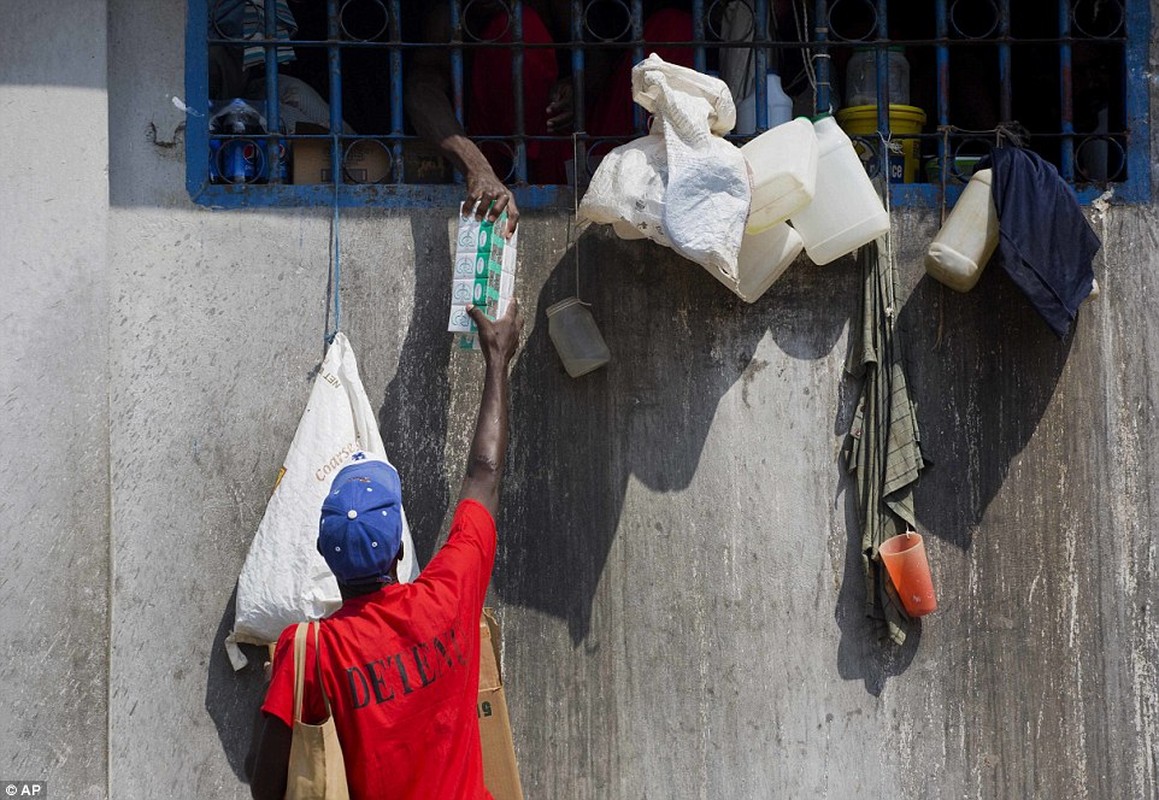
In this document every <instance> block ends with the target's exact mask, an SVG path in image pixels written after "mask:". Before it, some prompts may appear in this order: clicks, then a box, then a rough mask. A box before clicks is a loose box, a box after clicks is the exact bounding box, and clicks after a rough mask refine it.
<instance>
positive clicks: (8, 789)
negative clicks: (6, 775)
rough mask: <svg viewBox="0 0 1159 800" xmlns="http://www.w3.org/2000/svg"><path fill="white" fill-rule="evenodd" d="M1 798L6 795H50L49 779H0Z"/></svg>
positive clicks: (0, 799) (42, 796) (1, 799)
mask: <svg viewBox="0 0 1159 800" xmlns="http://www.w3.org/2000/svg"><path fill="white" fill-rule="evenodd" d="M0 790H3V792H4V794H3V795H0V800H3V798H6V797H41V798H44V797H48V782H47V781H0Z"/></svg>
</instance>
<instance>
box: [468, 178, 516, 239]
mask: <svg viewBox="0 0 1159 800" xmlns="http://www.w3.org/2000/svg"><path fill="white" fill-rule="evenodd" d="M463 210H464V212H465V213H470V212H471V211H472V210H473V211H474V213H475V219H478V220H483V219H486V220H488V221H489V222H495V221H496V220H498V219H499V215H500V214H502V213H503V212H504V211H506V212H507V230H505V231H502V234H503V237H504V238H506V239H510V238H511V234H513V233H515V226H516V225H518V224H519V207H518V206H517V205H515V195H513V194H512V193H511V190H510V189H508V188H507V187H506V186H504V185H503V181H501V180H499V178H498V177H497V176H496V175H495V171H494V170H492V169H491V168H490V166H488V167H486V168H479V169H472V170H470V171H469V172H468V173H467V198H466V205H465V206H464V207H463Z"/></svg>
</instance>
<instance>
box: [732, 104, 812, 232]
mask: <svg viewBox="0 0 1159 800" xmlns="http://www.w3.org/2000/svg"><path fill="white" fill-rule="evenodd" d="M740 152H741V154H742V155H743V156H744V157H745V160H746V161H747V162H748V165H749V174H750V177H751V179H752V186H753V200H752V208H751V210H750V211H749V218H748V223H747V224H746V225H745V234H746V235H751V234H756V233H760V232H761V231H763V230H767V229H768V228H771V227H773V226H774V225H776V224H777V223H778V222H784V221H785V220H787V219H788V218H789V217H791V216H792V215H793V214H794V213H796V212H797V211H800V210H801V209H802V208H804V207H805V206H807V205H808V204H809V203H810V201H812V199H813V192H814V188H815V187H816V185H817V135H816V134H815V133H813V124H812V123H811V122H809V120H807V119H805V118H804V117H798V118H797V119H795V120H792V121H790V122H786V123H785V124H784V125H779V126H777V127H776V128H773V129H772V130H767V131H765V132H764V133H762V134H761V135H760V136H758V137H757V138H755V139H753V140H752V141H751V142H749V143H747V144H746V145H745V146H744V147H742V148H741V149H740ZM741 247H742V249H743V247H744V245H741Z"/></svg>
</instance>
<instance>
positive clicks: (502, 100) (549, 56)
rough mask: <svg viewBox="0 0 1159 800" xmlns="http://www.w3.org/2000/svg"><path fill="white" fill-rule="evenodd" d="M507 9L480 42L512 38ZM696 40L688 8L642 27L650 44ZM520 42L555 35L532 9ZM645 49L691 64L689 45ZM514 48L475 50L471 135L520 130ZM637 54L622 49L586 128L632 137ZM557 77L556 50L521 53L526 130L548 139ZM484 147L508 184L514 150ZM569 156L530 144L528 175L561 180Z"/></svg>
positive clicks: (565, 145)
mask: <svg viewBox="0 0 1159 800" xmlns="http://www.w3.org/2000/svg"><path fill="white" fill-rule="evenodd" d="M511 28H512V26H511V24H510V22H509V20H508V18H507V14H505V13H503V14H496V15H495V16H493V17H492V18H491V19H490V20H489V21H488V22H487V24H486V25H485V26H484V27H483V31H482V33H481V34H480V39H481V40H482V41H496V42H511V41H512V31H511ZM691 39H692V15H691V14H689V13H688V12H687V11H680V10H677V9H665V10H662V11H657V12H656V13H655V14H652V15H651V16H650V17H649V18H648V20H647V22H645V24H644V41H645V42H674V41H675V42H679V41H689V40H691ZM523 41H524V42H525V43H528V44H552V43H553V39H552V36H551V32H550V31H549V30H548V29H547V26H546V25H545V24H544V23H543V19H542V18H541V17H540V16H539V14H538V13H536V11H535V10H534V9H532V8H528V7H527V6H524V9H523ZM644 49H645V53H648V52H655V53H657V54H658V55H659V56H660V57H661V58H662V59H664V60H665V61H668V62H670V63H673V64H680V65H682V66H686V67H691V66H692V59H693V52H694V51H693V49H692V48H691V47H657V48H649V47H648V46H647V45H645V48H644ZM512 53H513V51H512V50H511V49H510V48H505V47H503V48H501V47H494V48H484V49H481V50H479V51H477V52H476V53H475V54H474V58H473V63H472V69H471V86H470V94H469V98H470V99H469V106H468V108H467V132H468V133H469V134H471V135H474V136H510V135H512V134H514V133H515V132H516V122H515V120H516V116H515V92H514V84H513V82H512V81H511V78H510V76H511V74H512V72H511V70H512V64H513V61H512ZM632 66H633V60H632V53H631V52H630V51H629V52H627V53H625V55H624V57H623V58H622V59H621V60H620V62H619V63H618V64H617V66H616V68H615V70H614V71H613V73H612V76H611V79H610V80H609V81H608V83H607V85H606V86H600V87H595V88H597V89H598V91H596V92H594V93H590V95H589V96H590V97H591V98H592V101H591V102H590V104H589V105H588V108H587V114H586V116H587V125H586V128H587V133H588V135H590V136H625V137H631V136H632V135H633V134H634V127H633V113H634V112H633V103H632ZM558 81H559V67H558V64H557V61H556V51H555V49H552V48H526V49H524V51H523V113H524V133H525V134H527V135H528V136H543V135H546V134H547V133H548V130H547V112H546V109H547V104H548V102H549V100H550V97H551V89H552V87H553V86H555V84H556V83H557V82H558ZM587 88H588V89H589V90H591V89H592V88H593V87H591V86H589V87H587ZM478 145H479V149H480V151H482V152H483V154H484V155H486V156H487V160H488V161H490V162H491V167H492V168H493V169H494V170H495V174H496V175H498V176H499V177H500V178H501V179H503V180H504V181H505V182H509V181H511V180H513V179H514V176H513V175H509V174H508V173H509V172H510V171H511V163H512V162H511V153H510V152H509V150H508V148H507V147H506V146H505V145H502V144H495V143H487V142H479V143H478ZM571 157H572V145H571V143H570V142H564V141H561V142H537V141H529V142H528V143H527V168H528V179H529V180H530V182H531V183H564V182H565V181H566V174H565V167H564V164H565V163H566V162H567V161H568V160H570V159H571Z"/></svg>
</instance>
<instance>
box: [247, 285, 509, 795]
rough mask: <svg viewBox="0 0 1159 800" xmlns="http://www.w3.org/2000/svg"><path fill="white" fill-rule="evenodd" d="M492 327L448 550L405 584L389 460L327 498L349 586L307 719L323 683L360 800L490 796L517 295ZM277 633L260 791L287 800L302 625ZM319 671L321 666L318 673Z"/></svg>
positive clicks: (309, 665)
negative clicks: (486, 713)
mask: <svg viewBox="0 0 1159 800" xmlns="http://www.w3.org/2000/svg"><path fill="white" fill-rule="evenodd" d="M469 312H470V314H471V316H472V318H473V319H474V320H475V324H476V325H477V326H478V328H479V340H480V343H481V346H482V349H483V359H484V361H485V363H486V379H485V381H484V383H483V395H482V399H481V401H480V406H479V417H478V421H477V423H476V425H475V434H474V437H473V440H472V442H471V451H470V454H469V456H468V459H467V474H466V477H465V478H464V479H463V485H462V490H461V492H460V495H459V504H458V507H457V508H456V510H455V516H454V519H453V521H452V522H451V532H450V535H449V537H448V538H447V542H446V544H444V545H443V547H442V548H441V549H440V550H439V552H438V553H437V554H435V556H434V558H432V559H431V561H430V563H429V564H428V565H427V567H426V569H424V570H423V571H422V574H420V575H419V577H418V579H417V580H415V582H414V583H409V584H400V583H398V582H397V580H396V577H397V576H396V574H395V569H396V565H397V562H398V558H399V555H400V552H399V547H400V541H401V528H402V522H401V515H400V509H401V506H402V497H401V491H400V486H399V479H398V474H397V473H396V472H395V471H394V468H393V467H391V466H390V465H389V464H387V463H386V462H385V461H382V460H377V459H374V458H373V457H369V456H367V455H366V454H363V453H356V454H355V456H354V458H353V459H352V461H351V463H350V464H349V465H348V466H346V467H344V468H343V469H342V470H341V471H339V472H338V474H337V475H336V476H335V478H334V482H333V484H332V485H331V489H330V493H329V494H328V495H327V497H326V500H325V501H324V502H323V504H322V515H321V522H320V525H319V534H318V549H319V551H320V552H321V553H322V556H323V557H324V558H325V559H326V563H327V564H328V565H329V566H330V569H331V571H332V572H333V573H334V576H335V577H336V578H337V579H338V587H339V589H340V590H341V592H342V599H343V604H342V608H340V609H339V610H338V611H336V612H335V613H334V614H332V615H331V616H330V617H329V618H327V619H325V620H322V621H321V623H320V630H319V649H320V651H321V652H320V657H319V655H318V654H316V652H315V648H314V640H313V636H310V637H307V648H306V682H305V690H304V699H303V710H302V718H303V721H304V722H307V723H317V722H321V721H323V720H324V719H325V716H326V712H325V706H324V704H323V698H322V695H321V693H320V692H319V686H318V678H319V675H320V676H321V682H322V687H323V688H324V689H325V692H326V698H328V699H329V701H330V707H331V712H332V714H333V716H334V722H335V726H336V727H337V729H338V738H339V740H340V741H341V744H342V751H343V756H344V759H345V762H346V777H347V781H348V783H349V786H350V797H351V798H352V800H378V799H379V798H384V799H385V798H390V800H404V799H405V800H416V799H417V798H429V800H489V798H490V797H491V795H490V793H488V792H487V790H486V789H485V788H484V786H483V760H482V751H481V750H480V745H479V723H478V718H477V716H476V699H477V695H478V687H479V617H480V614H481V613H482V609H483V600H484V597H485V596H486V594H487V584H488V582H489V581H490V579H491V568H492V566H493V564H494V560H495V546H496V530H495V515H496V512H497V510H498V505H499V483H500V478H501V476H502V473H503V465H504V457H505V451H506V449H507V406H508V380H507V370H508V365H509V364H510V362H511V358H512V356H513V355H514V354H515V350H516V347H517V346H518V343H519V333H520V329H521V328H522V320H521V319H520V318H519V317H518V304H517V303H516V302H515V301H514V300H513V301H512V302H511V305H510V307H509V308H508V310H507V313H506V314H505V315H504V316H503V317H502V318H501V319H499V320H497V321H495V322H491V321H490V320H488V319H487V318H486V317H485V316H484V315H483V313H482V312H481V311H480V310H479V309H478V308H471V309H469ZM295 628H296V626H294V625H291V626H290V627H288V628H286V630H285V631H283V633H282V635H281V637H280V638H279V639H278V644H277V649H276V651H275V654H274V662H273V669H272V673H271V680H270V686H269V689H268V691H267V694H266V700H265V703H264V704H263V705H262V715H261V717H262V719H261V722H260V724H259V726H258V728H257V729H255V731H254V743H253V747H252V752H253V754H254V762H253V771H252V774H251V782H250V789H251V791H252V793H253V796H254V797H255V798H257V799H258V800H264V798H277V800H281V798H283V797H284V795H285V790H286V768H287V764H288V762H289V755H290V739H291V728H292V725H293V708H294V702H293V685H294V678H293V668H294V667H293V661H294V632H295ZM315 664H319V665H320V670H319V669H317V668H316V667H315Z"/></svg>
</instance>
